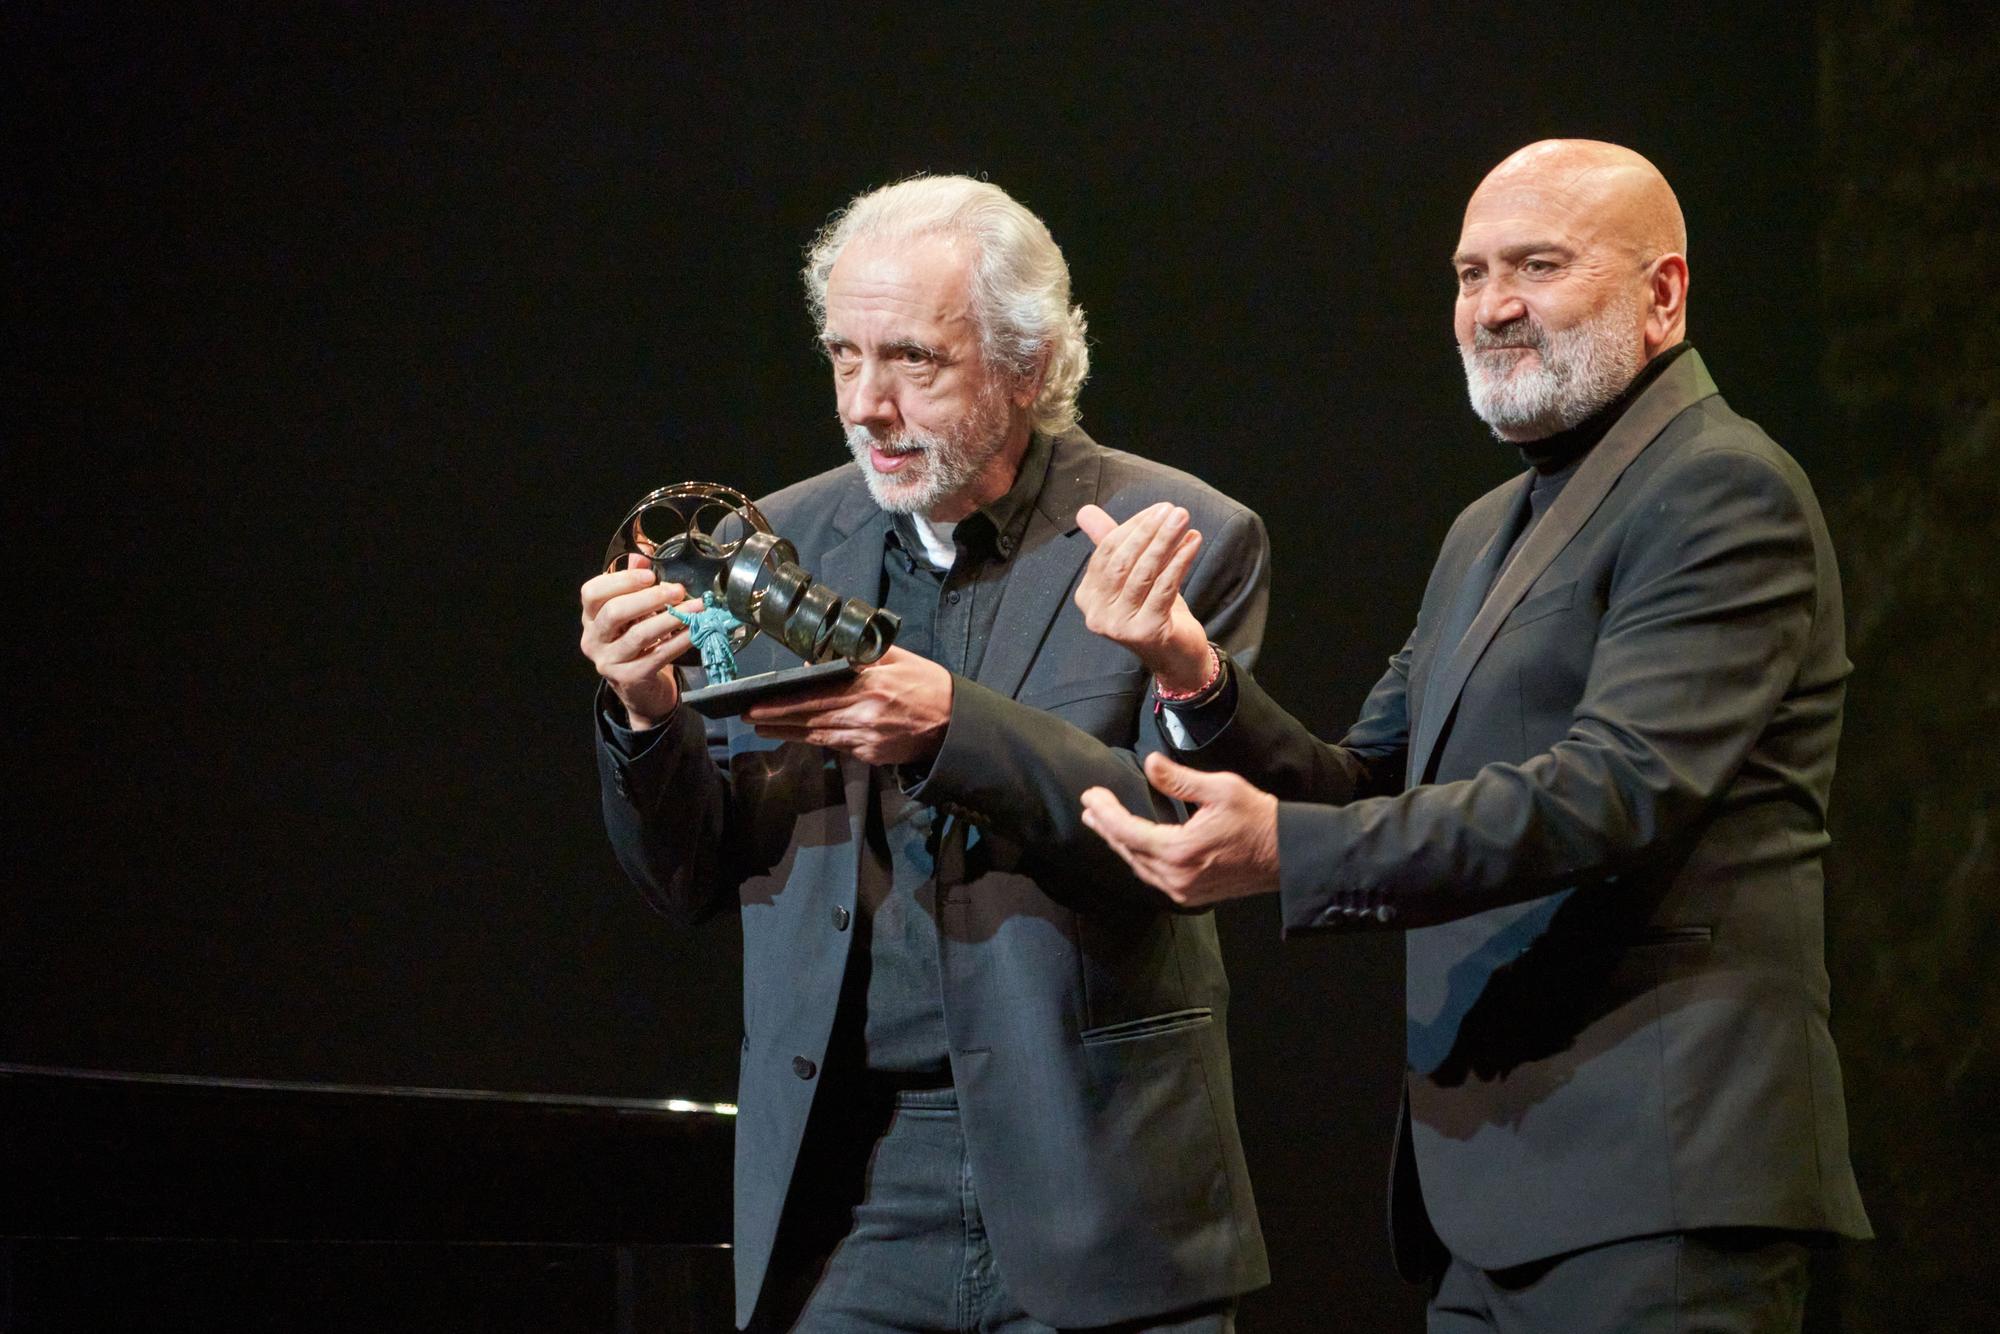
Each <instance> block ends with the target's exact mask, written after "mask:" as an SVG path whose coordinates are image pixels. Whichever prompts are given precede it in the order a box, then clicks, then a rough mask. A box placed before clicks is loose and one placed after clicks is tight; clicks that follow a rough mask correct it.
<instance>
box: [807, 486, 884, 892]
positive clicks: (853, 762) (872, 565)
mask: <svg viewBox="0 0 2000 1334" xmlns="http://www.w3.org/2000/svg"><path fill="white" fill-rule="evenodd" d="M855 482H856V484H855V485H854V486H853V487H851V488H850V489H849V490H848V492H847V494H846V496H845V497H844V498H843V499H842V500H841V503H840V506H839V508H838V509H836V510H835V512H834V517H833V522H832V524H831V525H830V527H831V528H832V541H833V545H831V546H829V547H828V548H827V549H826V551H825V553H824V554H822V555H821V556H820V557H819V559H818V560H817V561H814V560H811V559H810V558H808V557H807V556H805V555H804V553H801V555H800V559H799V564H801V565H803V566H805V569H806V572H807V573H808V574H810V575H812V577H813V582H814V583H820V584H825V585H826V586H827V587H828V588H830V589H832V590H833V591H834V592H835V593H838V594H839V595H840V596H842V597H858V598H860V599H862V600H863V601H864V602H868V603H871V604H872V603H874V602H875V601H876V600H877V599H878V598H880V597H881V595H882V544H883V542H884V541H886V540H887V538H888V532H889V523H890V519H889V512H888V511H887V510H885V509H883V508H881V507H880V506H879V505H877V504H876V503H875V501H874V500H873V498H871V497H870V496H869V494H868V490H867V486H866V484H865V483H862V482H861V481H860V474H859V473H858V472H857V473H856V474H855ZM870 772H871V771H870V769H869V767H868V766H867V765H865V764H863V763H862V762H861V761H860V760H857V759H855V758H854V757H853V756H852V755H844V754H843V755H841V756H840V781H841V788H842V790H843V792H845V794H846V796H847V823H848V832H849V833H850V834H851V835H852V836H853V839H854V847H855V849H856V852H857V853H859V851H860V849H861V846H862V833H861V827H862V824H863V822H864V821H865V820H866V819H867V818H868V802H869V791H868V783H869V775H870Z"/></svg>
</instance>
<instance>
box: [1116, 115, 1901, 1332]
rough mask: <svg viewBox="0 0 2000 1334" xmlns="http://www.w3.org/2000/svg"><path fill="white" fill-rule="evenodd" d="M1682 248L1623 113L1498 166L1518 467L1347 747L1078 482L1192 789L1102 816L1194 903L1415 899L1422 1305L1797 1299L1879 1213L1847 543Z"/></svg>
mask: <svg viewBox="0 0 2000 1334" xmlns="http://www.w3.org/2000/svg"><path fill="white" fill-rule="evenodd" d="M1686 249H1687V243H1686V233H1685V228H1684V224H1683V222H1682V219H1681V211H1680V207H1679V204H1678V203H1677V202H1676V200H1675V198H1674V194H1673V191H1672V190H1671V189H1670V188H1669V187H1668V185H1667V182H1666V180H1665V179H1664V178H1663V177H1662V176H1661V175H1660V173H1659V172H1658V171H1657V170H1656V169H1655V168H1654V167H1653V165H1652V164H1651V163H1649V162H1647V161H1646V159H1644V158H1643V157H1641V156H1639V155H1638V154H1637V153H1634V152H1632V151H1630V150H1629V149H1625V148H1620V147H1618V146H1616V145H1612V144H1604V143H1595V142H1589V141H1577V140H1555V141H1547V142H1542V143H1536V144H1531V145H1529V146H1528V147H1526V148H1523V149H1521V150H1520V151H1519V152H1516V153H1514V154H1513V155H1512V156H1510V157H1508V158H1507V159H1506V160H1505V161H1504V162H1502V163H1501V164H1500V165H1499V166H1498V167H1496V168H1494V169H1493V171H1492V172H1491V173H1490V174H1489V175H1488V176H1487V177H1486V179H1485V180H1484V181H1483V182H1481V184H1480V185H1479V188H1478V189H1477V190H1476V191H1475V192H1474V194H1473V196H1472V199H1471V202H1470V203H1469V204H1468V206H1467V208H1466V211H1465V220H1464V226H1463V229H1462V231H1461V234H1460V237H1459V242H1458V246H1457V248H1456V251H1455V253H1454V255H1453V259H1452V264H1453V268H1454V271H1455V273H1456V277H1457V288H1458V300H1457V309H1456V316H1455V321H1454V322H1455V327H1456V332H1457V337H1458V344H1459V350H1460V354H1461V356H1462V358H1463V360H1464V365H1465V374H1466V383H1467V387H1468V389H1469V392H1470V395H1471V399H1472V406H1473V409H1474V411H1475V412H1477V413H1478V415H1479V416H1480V417H1481V418H1482V419H1483V420H1484V421H1485V422H1486V423H1487V424H1488V425H1489V426H1490V427H1491V428H1492V430H1493V433H1494V434H1495V435H1496V436H1497V437H1499V439H1500V440H1502V441H1504V442H1506V443H1507V444H1509V445H1512V446H1513V447H1515V448H1516V449H1518V450H1519V451H1520V455H1521V459H1522V461H1523V463H1524V464H1525V465H1526V467H1525V471H1523V472H1522V473H1521V474H1520V475H1519V476H1517V477H1516V478H1514V479H1513V480H1511V481H1509V482H1507V483H1506V484H1504V485H1502V486H1500V487H1498V488H1496V489H1494V490H1493V491H1491V492H1489V493H1488V494H1487V495H1485V496H1483V497H1481V498H1480V499H1478V500H1477V501H1474V502H1473V503H1472V504H1471V505H1470V506H1468V507H1467V508H1466V509H1465V511H1464V512H1463V513H1462V514H1460V515H1459V517H1458V520H1457V521H1456V522H1455V523H1454V524H1453V525H1452V528H1451V531H1450V533H1449V535H1447V537H1446V538H1445V542H1444V547H1443V550H1442V551H1441V552H1440V554H1439V557H1438V560H1437V564H1436V567H1435V569H1434V571H1433V573H1432V575H1431V579H1430V583H1429V586H1428V587H1427V588H1426V589H1425V592H1424V597H1423V602H1422V605H1421V606H1420V607H1419V609H1418V612H1417V618H1416V625H1415V628H1414V629H1413V630H1412V631H1411V632H1410V634H1409V636H1408V638H1407V639H1406V640H1405V641H1404V643H1403V646H1402V648H1401V649H1400V650H1398V651H1397V652H1396V654H1395V655H1394V656H1393V657H1392V658H1391V659H1390V661H1389V670H1388V672H1387V673H1386V674H1385V675H1384V676H1383V677H1382V679H1381V680H1380V681H1379V682H1378V683H1377V684H1376V686H1375V688H1374V690H1373V691H1372V692H1371V693H1370V694H1369V696H1368V699H1367V701H1366V703H1365V704H1364V705H1363V707H1362V710H1361V716H1360V718H1359V720H1358V721H1357V722H1356V723H1355V724H1354V726H1353V727H1352V728H1351V729H1350V730H1349V731H1348V732H1347V734H1346V735H1345V736H1344V737H1342V738H1341V740H1340V741H1339V742H1337V743H1326V742H1322V741H1319V740H1317V739H1315V738H1314V737H1313V736H1312V735H1311V734H1310V733H1309V732H1308V731H1307V730H1306V729H1305V728H1304V727H1303V726H1302V725H1301V724H1300V723H1298V722H1297V721H1296V720H1294V719H1293V718H1292V717H1291V716H1290V715H1289V714H1287V713H1285V712H1284V710H1282V709H1281V708H1279V707H1278V705H1277V704H1275V703H1274V702H1273V701H1272V700H1271V698H1270V696H1269V695H1267V694H1266V693H1265V692H1264V691H1263V690H1262V689H1261V688H1260V687H1259V686H1258V684H1257V682H1256V681H1255V680H1254V679H1253V678H1252V677H1251V676H1250V675H1249V674H1248V673H1247V672H1245V671H1241V670H1238V669H1237V668H1236V667H1234V666H1233V665H1232V664H1230V663H1229V662H1228V661H1227V658H1226V655H1224V654H1222V653H1221V652H1220V650H1218V649H1216V648H1214V647H1212V646H1210V645H1209V644H1208V642H1207V637H1206V635H1205V634H1204V633H1203V630H1202V627H1201V626H1200V625H1199V624H1198V623H1197V622H1196V620H1195V617H1194V616H1193V615H1192V614H1191V613H1190V612H1189V610H1188V607H1187V604H1186V603H1185V601H1183V600H1182V599H1180V598H1179V597H1178V596H1177V595H1176V589H1175V587H1174V576H1173V569H1174V567H1173V566H1172V564H1171V563H1170V562H1169V561H1168V560H1166V559H1164V558H1163V555H1162V553H1163V551H1165V550H1167V549H1169V541H1170V540H1185V539H1184V538H1181V537H1180V536H1179V535H1178V534H1175V535H1173V536H1172V538H1171V539H1170V538H1169V536H1168V534H1166V533H1165V532H1164V531H1162V530H1161V527H1160V525H1159V522H1158V520H1157V518H1156V517H1154V516H1151V515H1148V514H1145V513H1142V514H1140V515H1139V516H1138V517H1137V518H1135V519H1133V520H1130V521H1128V522H1126V523H1124V524H1122V525H1113V524H1111V523H1110V522H1109V521H1108V519H1103V518H1100V517H1099V516H1094V515H1091V516H1085V518H1086V522H1085V528H1086V531H1088V532H1090V533H1091V535H1092V536H1093V537H1094V538H1095V539H1096V540H1097V541H1098V549H1097V551H1096V553H1095V555H1094V556H1093V558H1092V564H1091V566H1090V568H1089V570H1088V571H1087V573H1086V577H1085V579H1084V581H1083V582H1082V584H1081V585H1080V586H1079V590H1078V593H1077V599H1078V602H1079V604H1080V605H1081V606H1082V608H1083V610H1084V612H1085V619H1086V624H1088V625H1090V626H1091V628H1093V629H1095V630H1096V631H1098V633H1100V634H1105V635H1107V636H1108V637H1111V638H1113V639H1115V640H1117V641H1118V642H1120V643H1123V644H1126V645H1128V646H1130V647H1132V648H1133V650H1134V651H1135V652H1136V653H1138V654H1139V655H1140V657H1141V659H1142V661H1144V662H1145V663H1146V664H1147V666H1148V667H1150V668H1151V669H1152V670H1153V671H1154V673H1155V676H1156V678H1157V680H1158V686H1157V694H1158V697H1159V699H1160V701H1161V704H1162V706H1163V707H1162V708H1161V709H1160V710H1159V713H1158V716H1159V717H1160V718H1161V720H1162V727H1163V731H1164V732H1165V733H1166V736H1167V738H1168V740H1169V741H1170V743H1171V745H1170V747H1169V750H1170V752H1171V754H1172V755H1173V757H1174V758H1172V759H1170V758H1168V757H1167V756H1165V755H1154V756H1153V757H1151V759H1150V760H1149V761H1148V763H1147V765H1146V769H1147V775H1148V777H1149V779H1150V780H1151V781H1152V783H1153V784H1154V786H1155V787H1157V788H1158V789H1159V790H1160V791H1162V792H1164V793H1167V794H1169V795H1171V796H1175V797H1178V798H1181V799H1183V800H1186V801H1189V802H1191V803H1198V804H1199V807H1200V810H1199V812H1198V813H1197V814H1196V815H1195V816H1194V817H1193V819H1191V820H1190V821H1189V822H1187V823H1186V824H1185V825H1178V826H1170V825H1164V824H1158V823H1154V822H1152V821H1149V820H1146V819H1142V818H1140V817H1138V816H1135V815H1133V814H1131V813H1130V812H1128V811H1127V810H1126V809H1125V808H1124V807H1123V806H1122V805H1121V804H1120V803H1119V802H1118V800H1117V799H1115V798H1114V797H1113V796H1112V794H1111V793H1109V792H1108V791H1104V790H1098V791H1093V792H1089V793H1086V794H1085V797H1084V805H1085V812H1084V819H1085V822H1086V824H1088V825H1089V826H1090V827H1091V828H1093V829H1095V830H1096V831H1097V832H1098V833H1099V835H1100V836H1102V837H1103V838H1104V839H1105V840H1106V841H1107V842H1108V843H1109V844H1110V845H1111V846H1112V847H1113V848H1114V849H1115V850H1116V851H1117V852H1118V853H1119V854H1120V855H1121V856H1122V857H1123V858H1124V859H1125V860H1126V861H1127V862H1128V863H1129V864H1130V865H1131V866H1132V868H1133V870H1134V871H1135V872H1136V873H1137V874H1138V875H1139V877H1140V878H1141V879H1143V880H1145V881H1146V882H1148V883H1150V884H1152V885H1155V886H1156V887H1158V888H1160V889H1161V890H1163V891H1164V892H1165V893H1167V894H1168V895H1169V896H1170V897H1172V898H1173V899H1175V900H1176V901H1178V902H1180V903H1182V904H1183V905H1186V906H1189V907H1194V906H1208V905H1210V904H1213V903H1215V902H1218V901H1220V900H1223V899H1228V898H1235V897H1242V896H1245V895H1250V894H1258V893H1266V892H1271V891H1276V892H1277V894H1278V895H1279V898H1280V901H1281V905H1282V917H1283V922H1284V928H1285V931H1286V932H1287V934H1291V933H1316V932H1324V931H1361V930H1377V931H1379V930H1397V931H1404V932H1406V933H1407V935H1406V937H1405V939H1406V942H1407V955H1408V980H1407V992H1408V995H1407V1007H1406V1008H1407V1062H1408V1068H1407V1071H1406V1073H1405V1079H1404V1098H1403V1109H1402V1119H1401V1124H1400V1127H1399V1134H1398V1136H1397V1148H1396V1155H1395V1164H1394V1171H1393V1178H1392V1185H1391V1199H1390V1211H1391V1234H1392V1237H1393V1240H1394V1243H1395V1253H1396V1261H1397V1265H1398V1268H1399V1269H1400V1270H1401V1271H1402V1272H1403V1273H1404V1274H1405V1275H1406V1276H1408V1277H1411V1278H1413V1279H1418V1280H1421V1281H1423V1282H1425V1283H1427V1284H1428V1285H1429V1289H1430V1294H1431V1299H1430V1306H1429V1327H1430V1329H1432V1330H1433V1331H1471V1330H1504V1331H1515V1330H1522V1331H1526V1330H1537V1331H1540V1330H1549V1331H1563V1332H1564V1334H1582V1332H1585V1331H1594V1330H1603V1331H1614V1330H1615V1331H1634V1330H1661V1331H1666V1330H1685V1329H1697V1328H1698V1329H1703V1330H1746V1331H1747V1330H1797V1329H1799V1328H1800V1326H1801V1322H1802V1319H1803V1311H1804V1298H1805V1290H1806V1283H1807V1251H1808V1248H1809V1247H1811V1246H1813V1245H1815V1244H1818V1243H1820V1242H1823V1241H1826V1240H1828V1239H1830V1238H1831V1237H1833V1236H1836V1235H1845V1236H1850V1237H1865V1236H1867V1235H1869V1228H1868V1220H1867V1217H1866V1215H1865V1214H1864V1212H1863V1210H1862V1206H1861V1200H1860V1196H1859V1193H1858V1191H1857V1190H1856V1187H1855V1182H1854V1174H1853V1170H1852V1168H1851V1167H1850V1165H1849V1162H1848V1150H1847V1125H1846V1110H1845V1105H1844V1102H1843V1097H1842V1092H1841V1081H1840V1067H1839V1063H1838V1060H1837V1058H1836V1056H1835V1053H1834V1047H1833V1041H1832V1038H1831V1037H1830V1035H1829V1033H1828V1029H1827V1006H1828V985H1827V975H1826V968H1825V962H1824V953H1825V939H1824V937H1825V928H1824V882H1823V878H1822V873H1821V856H1822V853H1823V852H1824V850H1825V848H1826V845H1827V833H1826V809H1827V800H1828V793H1829V789H1830V786H1831V782H1832V777H1833V767H1834V751H1835V747H1836V744H1837V742H1838V740H1839V735H1840V717H1841V707H1842V701H1843V697H1844V693H1845V684H1846V678H1847V675H1848V672H1849V664H1848V661H1847V657H1846V654H1845V652H1844V649H1843V636H1842V624H1841V601H1840V582H1839V576H1838V573H1837V571H1836V569H1835V564H1834V555H1833V549H1832V546H1831V544H1830V543H1829V541H1828V537H1827V531H1826V526H1825V523H1824V522H1823V520H1822V519H1821V516H1820V511H1819V506H1818V504H1817V502H1816V501H1815V500H1814V498H1813V493H1812V488H1811V487H1810V486H1809V485H1808V484H1807V481H1806V478H1805V475H1804V474H1803V473H1802V472H1801V471H1800V470H1799V467H1798V465H1797V463H1795V462H1794V461H1793V460H1792V458H1791V456H1790V455H1788V454H1786V453H1785V452H1784V450H1782V449H1780V448H1779V447H1778V446H1777V445H1776V444H1774V443H1773V442H1772V441H1771V439H1770V438H1769V437H1768V436H1766V435H1765V434H1764V432H1763V431H1762V430H1760V429H1759V428H1758V427H1757V426H1756V425H1755V424H1754V423H1752V422H1749V421H1746V420H1745V419H1744V418H1742V417H1739V416H1738V415H1736V413H1735V412H1733V411H1731V410H1730V408H1729V406H1728V404H1726V403H1725V402H1724V401H1723V399H1722V396H1721V395H1720V394H1719V393H1718V392H1717V391H1716V387H1715V382H1714V381H1713V380H1712V379H1710V377H1709V372H1708V368H1707V367H1706V366H1705V365H1704V364H1703V362H1702V359H1701V357H1700V355H1699V354H1698V353H1696V352H1695V351H1694V349H1693V348H1692V347H1691V346H1690V345H1689V344H1688V342H1687V340H1686V332H1687V293H1688V263H1687V259H1686ZM1176 760H1177V761H1178V762H1176Z"/></svg>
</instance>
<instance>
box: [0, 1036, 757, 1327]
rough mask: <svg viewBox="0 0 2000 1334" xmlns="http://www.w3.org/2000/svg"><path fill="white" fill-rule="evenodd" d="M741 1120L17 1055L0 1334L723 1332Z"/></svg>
mask: <svg viewBox="0 0 2000 1334" xmlns="http://www.w3.org/2000/svg"><path fill="white" fill-rule="evenodd" d="M734 1110H735V1109H734V1108H731V1107H728V1106H723V1105H716V1104H707V1103H693V1102H682V1101H678V1100H666V1101H648V1100H640V1099H628V1098H597V1097H575V1096H564V1095H542V1094H519V1093H491V1092H481V1091H473V1090H464V1089H415V1088H377V1087H368V1086H355V1085H338V1084H312V1083H286V1082H276V1081H264V1080H249V1079H196V1078H186V1077H178V1076H163V1075H141V1074H127V1073H112V1072H104V1071H86V1070H68V1069H57V1068H50V1067H44V1066H29V1065H8V1064H0V1334H44V1332H50V1331H64V1332H65V1334H67V1332H69V1331H90V1334H112V1332H114V1331H125V1330H132V1331H152V1330H203V1331H229V1332H234V1331H261V1330H272V1331H279V1330H282V1331H288V1332H290V1331H401V1330H412V1331H416V1330H421V1331H425V1332H426V1334H432V1332H436V1331H461V1330H463V1331H481V1332H482V1334H487V1332H491V1334H502V1332H507V1331H535V1334H568V1332H569V1331H592V1332H593V1334H606V1332H615V1334H641V1332H642V1331H675V1332H677V1334H678V1332H681V1331H687V1332H690V1334H692V1332H697V1331H698V1332H699V1334H713V1332H718V1331H725V1330H728V1329H729V1328H731V1326H732V1323H733V1322H732V1320H731V1310H732V1303H731V1297H730V1259H729V1248H728V1241H729V1209H730V1206H729V1192H730V1155H731V1146H732V1141H733V1113H734Z"/></svg>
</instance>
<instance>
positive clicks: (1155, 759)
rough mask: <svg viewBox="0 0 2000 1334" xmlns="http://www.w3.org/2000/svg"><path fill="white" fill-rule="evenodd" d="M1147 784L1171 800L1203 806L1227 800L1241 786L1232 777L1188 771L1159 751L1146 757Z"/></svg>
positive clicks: (1235, 778) (1238, 779)
mask: <svg viewBox="0 0 2000 1334" xmlns="http://www.w3.org/2000/svg"><path fill="white" fill-rule="evenodd" d="M1146 781H1147V782H1149V783H1151V784H1152V785H1153V786H1154V787H1155V788H1157V789H1158V790H1159V791H1161V792H1164V793H1166V794H1167V795H1168V796H1170V797H1178V798H1179V799H1180V800H1182V801H1191V802H1194V803H1196V804H1198V805H1202V806H1208V805H1213V804H1214V803H1216V802H1219V801H1223V800H1225V799H1227V798H1228V797H1229V796H1230V795H1231V794H1232V793H1233V792H1234V791H1235V789H1236V787H1237V785H1238V784H1242V783H1243V780H1242V779H1241V778H1238V777H1237V776H1236V775H1235V774H1227V773H1216V774H1212V773H1207V772H1204V771H1203V770H1200V769H1190V768H1188V766H1187V765H1185V764H1177V763H1175V762H1174V761H1173V760H1170V759H1168V758H1167V757H1166V756H1164V755H1162V754H1159V753H1158V752H1154V753H1153V754H1151V755H1148V756H1147V757H1146Z"/></svg>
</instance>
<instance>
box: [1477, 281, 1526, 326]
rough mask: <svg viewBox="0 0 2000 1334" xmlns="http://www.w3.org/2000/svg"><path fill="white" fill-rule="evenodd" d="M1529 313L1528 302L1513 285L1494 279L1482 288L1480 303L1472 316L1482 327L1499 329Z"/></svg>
mask: <svg viewBox="0 0 2000 1334" xmlns="http://www.w3.org/2000/svg"><path fill="white" fill-rule="evenodd" d="M1527 313H1528V303H1527V302H1525V301H1523V300H1521V297H1520V294H1519V293H1518V292H1516V291H1515V290H1514V288H1513V285H1512V284H1510V283H1507V282H1504V281H1497V280H1496V281H1493V282H1489V283H1487V284H1486V286H1485V287H1483V288H1481V289H1480V292H1479V304H1478V306H1477V307H1476V308H1474V310H1473V312H1472V317H1473V318H1474V319H1476V320H1478V321H1479V324H1480V326H1481V327H1482V328H1485V329H1498V328H1500V327H1502V326H1503V325H1508V324H1512V323H1513V322H1514V321H1515V320H1518V319H1520V318H1521V317H1522V316H1523V315H1525V314H1527Z"/></svg>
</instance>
